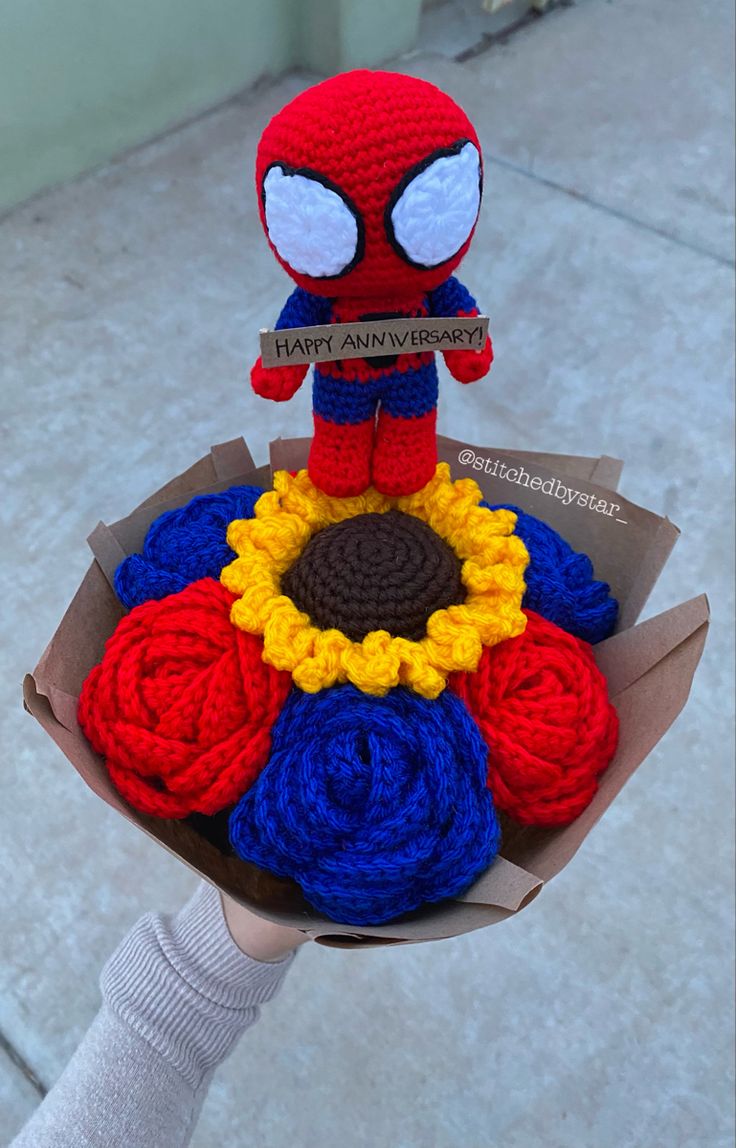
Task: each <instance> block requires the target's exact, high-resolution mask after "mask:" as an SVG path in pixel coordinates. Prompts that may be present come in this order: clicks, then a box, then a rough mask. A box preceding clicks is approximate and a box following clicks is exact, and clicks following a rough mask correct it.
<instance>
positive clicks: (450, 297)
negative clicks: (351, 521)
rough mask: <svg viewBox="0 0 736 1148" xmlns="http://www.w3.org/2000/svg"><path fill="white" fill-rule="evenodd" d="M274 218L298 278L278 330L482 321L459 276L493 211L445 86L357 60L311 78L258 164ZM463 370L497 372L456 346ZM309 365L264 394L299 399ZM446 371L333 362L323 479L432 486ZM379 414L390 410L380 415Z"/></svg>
mask: <svg viewBox="0 0 736 1148" xmlns="http://www.w3.org/2000/svg"><path fill="white" fill-rule="evenodd" d="M256 183H257V187H258V194H259V202H260V212H261V222H262V223H263V227H264V229H265V231H266V235H267V236H268V240H269V243H270V245H271V247H272V249H273V251H274V254H275V255H276V258H277V259H278V260H279V262H280V263H281V265H282V266H283V267H284V268H285V270H286V271H287V272H288V274H289V275H290V276H291V278H292V279H293V280H294V281H295V282H296V283H297V288H296V290H295V291H294V292H293V293H292V294H291V295H290V297H289V299H288V300H287V302H286V305H285V307H284V309H283V311H282V312H281V315H280V316H279V319H278V321H277V323H276V328H277V329H282V330H283V329H284V328H293V327H307V326H313V325H317V324H322V323H342V322H352V321H355V320H372V319H387V318H398V317H404V316H426V315H430V316H447V317H450V316H455V315H466V316H473V315H477V314H478V309H477V307H476V305H475V300H474V299H473V298H472V296H471V295H470V293H469V292H468V291H467V290H466V288H465V287H464V286H463V285H462V284H461V283H460V282H459V281H458V280H457V279H455V278H453V277H451V272H452V271H453V270H454V269H455V268H456V267H457V265H458V264H459V262H460V260H461V259H462V258H463V256H464V255H465V252H466V251H467V250H468V247H469V245H470V240H471V237H472V234H473V231H474V229H475V224H476V221H477V218H478V210H479V207H480V199H481V185H482V160H481V153H480V145H479V143H478V137H477V135H476V133H475V129H474V128H473V125H472V124H471V123H470V120H469V119H468V117H467V116H466V115H465V112H464V111H463V110H462V108H460V107H458V105H457V104H456V103H454V101H453V100H451V99H450V97H449V96H447V95H445V93H444V92H441V91H440V90H439V89H438V88H436V87H434V85H433V84H429V83H427V82H426V81H424V80H418V79H415V78H414V77H411V76H402V75H397V74H394V73H391V72H369V71H355V72H347V73H345V74H344V75H340V76H335V77H333V78H332V79H329V80H325V81H324V82H323V83H321V84H317V85H316V86H315V87H313V88H310V89H308V90H307V91H305V92H303V93H302V94H301V95H299V96H297V97H296V99H294V100H292V102H291V103H290V104H287V106H286V107H285V108H283V109H282V110H281V111H280V112H279V113H278V114H277V115H276V116H275V117H274V118H273V119H272V120H271V122H270V123H269V125H268V127H267V128H266V130H265V132H264V133H263V136H262V137H261V141H260V144H259V147H258V157H257V162H256ZM443 353H444V356H445V362H446V363H447V366H448V369H449V370H450V372H451V374H452V375H453V376H454V377H455V378H456V379H458V380H459V381H460V382H461V383H471V382H474V381H475V380H476V379H480V378H482V376H483V375H485V374H487V372H488V370H489V368H490V365H491V362H492V359H493V351H492V349H491V342H490V339H488V340H487V341H486V345H485V348H484V349H483V350H482V351H471V350H464V349H455V350H451V351H446V352H443ZM306 371H307V367H306V366H305V365H294V364H290V365H283V366H279V367H264V366H263V363H262V361H261V359H260V358H259V359H258V360H257V362H256V363H255V365H254V367H253V369H252V371H251V381H252V384H253V389H254V390H255V392H256V393H257V394H259V395H262V396H263V397H264V398H269V399H275V400H276V401H283V400H285V399H290V398H291V397H292V395H293V394H294V393H295V392H296V391H297V389H298V388H299V386H300V385H301V383H302V381H303V379H304V375H305V374H306ZM437 389H438V388H437V369H436V366H435V362H434V355H433V354H432V353H431V352H429V351H423V352H420V353H413V354H399V355H397V356H380V357H372V358H363V359H343V360H341V361H338V362H328V363H320V364H318V365H316V367H315V371H314V388H313V404H314V438H313V441H312V447H311V452H310V455H309V474H310V477H311V479H312V481H313V482H314V483H315V485H317V486H319V487H320V488H321V489H322V490H324V491H325V492H326V493H328V494H331V495H336V496H339V497H345V496H348V495H354V494H360V493H361V492H362V491H363V490H365V489H366V487H367V486H369V485H371V484H373V485H374V486H375V487H376V488H377V489H378V490H380V491H381V492H382V493H384V494H390V495H401V494H410V493H412V492H413V491H415V490H419V489H420V488H421V487H422V486H424V485H425V484H426V483H427V482H428V481H429V479H430V478H431V477H432V475H433V474H434V470H435V465H436V462H437V447H436V437H435V428H436V421H437ZM376 413H377V415H378V417H377V419H376Z"/></svg>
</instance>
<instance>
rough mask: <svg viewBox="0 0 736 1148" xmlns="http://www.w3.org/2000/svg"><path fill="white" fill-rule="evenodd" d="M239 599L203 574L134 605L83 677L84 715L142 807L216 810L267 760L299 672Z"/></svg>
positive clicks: (172, 811)
mask: <svg viewBox="0 0 736 1148" xmlns="http://www.w3.org/2000/svg"><path fill="white" fill-rule="evenodd" d="M233 600H234V599H233V595H232V594H230V593H228V591H227V590H225V589H224V587H223V586H221V585H220V584H219V582H215V581H214V580H213V579H210V578H205V579H202V580H201V581H198V582H193V583H192V584H191V585H190V586H188V587H187V588H186V589H185V590H182V591H181V592H180V593H179V594H176V595H172V596H170V597H168V598H166V599H165V600H164V601H162V602H157V601H151V602H145V603H144V604H143V605H141V606H137V607H136V608H135V609H134V610H132V611H131V613H130V614H128V616H127V617H125V618H123V619H122V621H121V622H120V623H119V624H118V626H117V629H116V630H115V632H114V634H113V635H112V637H111V638H110V639H109V641H108V643H107V646H106V648H105V654H104V657H103V659H102V662H101V663H100V665H99V666H96V667H95V669H93V670H92V672H91V673H90V675H89V676H88V678H87V680H86V681H85V683H84V686H83V689H82V694H81V697H80V699H79V724H80V725H81V727H82V729H83V730H84V732H85V734H86V735H87V737H88V738H89V740H90V742H91V743H92V745H93V746H94V748H95V749H96V750H97V751H98V753H101V754H103V755H104V757H105V759H106V764H107V768H108V770H109V772H110V776H111V778H112V781H113V783H114V784H115V786H116V788H117V789H118V790H119V791H120V793H122V795H123V797H125V799H126V800H127V801H129V802H130V804H131V805H133V806H134V807H135V808H136V809H140V810H141V811H142V812H144V813H150V814H154V815H155V816H158V817H186V816H187V815H188V814H190V813H193V812H199V813H216V812H217V810H218V809H222V807H223V806H225V805H228V804H231V803H234V802H235V801H237V800H238V799H239V798H240V797H241V796H242V794H243V793H244V792H245V790H246V789H247V788H248V786H249V785H250V784H251V783H252V782H253V780H254V779H255V777H256V776H257V774H258V772H259V770H260V769H261V768H262V767H263V765H264V764H265V762H266V759H267V757H268V753H269V749H270V745H271V726H272V724H273V722H274V721H275V719H276V717H277V716H278V714H279V713H280V711H281V707H282V705H283V702H284V698H285V697H286V694H287V692H288V690H289V687H290V685H291V677H290V675H289V674H286V673H282V672H279V671H278V670H274V669H273V668H272V667H271V666H267V665H266V664H265V662H263V660H262V659H261V649H262V647H261V643H260V642H259V641H258V639H257V638H254V637H253V636H252V635H251V634H246V633H244V632H243V631H241V630H238V629H236V628H235V626H233V625H232V623H231V622H230V609H231V606H232V603H233Z"/></svg>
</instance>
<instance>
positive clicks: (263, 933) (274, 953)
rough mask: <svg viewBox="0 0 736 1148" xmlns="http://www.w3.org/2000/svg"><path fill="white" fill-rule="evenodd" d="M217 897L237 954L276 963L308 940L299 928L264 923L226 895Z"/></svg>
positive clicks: (268, 922)
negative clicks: (238, 951)
mask: <svg viewBox="0 0 736 1148" xmlns="http://www.w3.org/2000/svg"><path fill="white" fill-rule="evenodd" d="M220 897H221V899H222V911H223V914H224V916H225V923H226V924H227V927H228V931H229V933H230V936H231V937H232V939H233V940H234V941H235V944H236V945H237V946H238V948H239V949H240V951H241V952H242V953H245V955H246V956H247V957H252V958H253V960H254V961H266V962H270V961H279V960H281V958H282V957H285V956H286V955H287V953H290V952H291V950H292V949H296V948H297V947H298V946H299V945H303V944H304V942H305V941H308V940H309V937H308V936H307V935H306V933H303V932H302V931H301V929H289V928H286V927H285V926H284V925H275V924H274V923H273V922H272V921H266V920H265V919H264V918H263V917H259V916H258V915H257V914H256V913H251V911H250V910H249V909H245V908H243V906H242V905H239V904H238V902H237V901H235V900H233V898H232V897H228V895H227V894H226V893H220Z"/></svg>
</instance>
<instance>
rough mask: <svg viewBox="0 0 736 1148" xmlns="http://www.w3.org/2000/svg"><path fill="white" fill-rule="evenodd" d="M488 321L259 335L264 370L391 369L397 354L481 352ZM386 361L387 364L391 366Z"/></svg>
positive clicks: (338, 326) (340, 326) (394, 323)
mask: <svg viewBox="0 0 736 1148" xmlns="http://www.w3.org/2000/svg"><path fill="white" fill-rule="evenodd" d="M487 335H488V316H487V315H476V316H474V317H473V318H472V319H469V318H467V317H465V318H453V319H373V320H371V321H370V322H367V323H328V324H327V325H326V326H322V327H293V328H291V329H290V330H286V331H265V330H264V331H261V358H262V360H263V365H264V367H280V366H284V365H285V364H288V363H329V362H335V361H336V360H338V359H368V360H369V361H370V360H371V359H377V360H380V362H377V363H376V366H387V367H388V366H391V363H392V361H393V360H394V359H395V358H396V356H397V355H409V354H417V353H418V352H420V351H482V350H483V348H484V347H485V345H486V337H487ZM389 360H390V361H389Z"/></svg>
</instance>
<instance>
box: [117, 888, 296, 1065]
mask: <svg viewBox="0 0 736 1148" xmlns="http://www.w3.org/2000/svg"><path fill="white" fill-rule="evenodd" d="M294 955H295V954H294V953H290V954H289V955H288V956H286V957H284V958H283V960H280V961H277V962H274V963H265V962H262V961H256V960H253V958H252V957H248V956H246V955H245V953H243V952H241V950H240V949H239V948H238V946H237V945H236V944H235V942H234V941H233V939H232V937H231V936H230V933H229V930H228V927H227V924H226V922H225V918H224V916H223V912H222V902H221V900H220V894H219V893H218V891H217V890H216V889H215V888H213V887H212V886H211V885H208V884H206V883H205V882H202V884H201V885H200V886H199V887H198V889H197V891H196V893H195V894H194V896H193V897H192V898H191V900H190V901H188V902H187V904H186V905H185V906H184V907H183V908H182V909H180V910H179V912H178V913H177V914H176V916H174V917H166V916H160V915H158V914H155V913H148V914H147V915H146V916H145V917H142V918H141V920H140V921H138V923H137V924H136V925H134V926H133V928H132V929H131V931H130V932H129V933H128V935H127V937H125V939H124V940H123V941H122V943H121V944H120V945H119V947H118V948H117V950H116V951H115V952H114V953H113V955H112V957H111V958H110V960H109V961H108V962H107V964H106V965H105V967H104V969H103V970H102V975H101V978H100V987H101V989H102V995H103V997H104V999H105V1001H106V1003H107V1004H108V1005H109V1007H110V1008H111V1009H112V1011H113V1012H114V1013H115V1014H116V1015H117V1016H118V1017H120V1019H121V1020H123V1021H124V1022H125V1023H126V1024H128V1025H130V1026H131V1028H132V1029H133V1030H134V1031H135V1032H137V1033H138V1034H139V1035H140V1036H141V1037H143V1039H144V1040H146V1041H148V1043H149V1044H150V1045H152V1047H154V1048H155V1049H156V1051H157V1052H159V1053H160V1054H161V1055H162V1056H163V1057H165V1059H166V1060H167V1061H168V1062H169V1063H170V1064H172V1065H173V1066H174V1067H175V1068H176V1069H177V1070H178V1071H179V1072H181V1074H182V1075H183V1076H184V1077H185V1079H186V1080H187V1081H188V1082H189V1083H190V1084H191V1085H192V1087H195V1088H196V1087H197V1085H198V1084H199V1082H200V1081H201V1079H202V1077H203V1075H204V1074H205V1073H206V1072H207V1071H208V1070H210V1069H212V1068H214V1067H215V1066H216V1065H218V1064H219V1063H220V1062H221V1061H222V1060H224V1059H225V1057H226V1056H227V1055H228V1054H229V1053H230V1052H231V1051H232V1049H233V1047H234V1045H235V1044H236V1042H237V1041H238V1039H239V1038H240V1037H241V1036H242V1034H243V1033H244V1032H245V1030H246V1029H247V1028H248V1027H249V1026H250V1025H251V1024H253V1023H254V1021H255V1020H256V1019H257V1016H258V1006H259V1005H261V1004H264V1003H265V1002H266V1001H268V1000H270V999H271V997H273V996H274V995H275V994H276V993H277V992H278V990H279V988H280V987H281V983H282V981H283V979H284V977H285V976H286V973H287V972H288V970H289V968H290V967H291V964H292V962H293V960H294Z"/></svg>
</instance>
